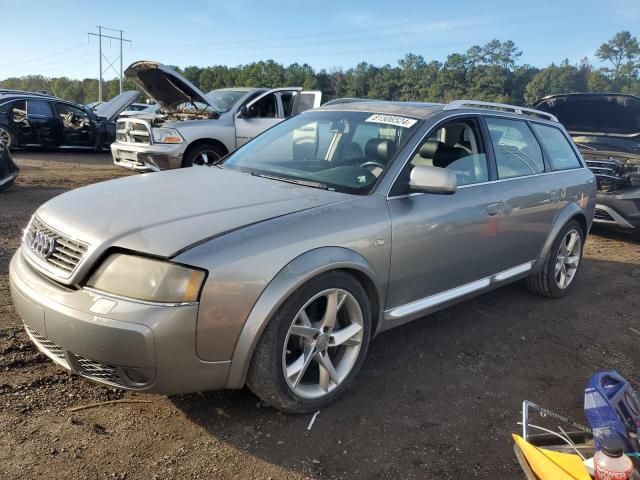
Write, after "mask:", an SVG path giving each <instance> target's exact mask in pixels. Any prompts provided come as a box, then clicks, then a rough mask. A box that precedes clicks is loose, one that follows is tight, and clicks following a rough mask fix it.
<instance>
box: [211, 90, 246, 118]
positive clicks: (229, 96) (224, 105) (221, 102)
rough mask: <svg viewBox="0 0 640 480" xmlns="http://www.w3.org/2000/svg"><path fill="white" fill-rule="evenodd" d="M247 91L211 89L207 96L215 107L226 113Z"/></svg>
mask: <svg viewBox="0 0 640 480" xmlns="http://www.w3.org/2000/svg"><path fill="white" fill-rule="evenodd" d="M246 93H247V92H242V91H236V90H211V91H210V92H209V93H207V98H208V99H209V101H210V102H211V103H212V105H213V108H215V109H216V110H217V111H218V112H220V113H224V112H228V111H229V110H231V108H232V107H233V106H234V105H235V104H236V103H237V102H238V100H240V99H241V98H242V97H244V96H245V95H246Z"/></svg>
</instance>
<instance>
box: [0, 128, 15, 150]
mask: <svg viewBox="0 0 640 480" xmlns="http://www.w3.org/2000/svg"><path fill="white" fill-rule="evenodd" d="M0 144H2V146H3V147H4V148H6V149H7V150H9V149H11V148H13V147H15V146H16V137H15V135H14V134H13V132H12V131H11V129H10V128H8V127H5V126H4V125H0Z"/></svg>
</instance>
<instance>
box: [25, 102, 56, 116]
mask: <svg viewBox="0 0 640 480" xmlns="http://www.w3.org/2000/svg"><path fill="white" fill-rule="evenodd" d="M27 115H29V116H30V117H31V116H35V117H46V118H50V117H53V112H52V111H51V106H50V105H49V102H45V101H44V100H29V101H28V102H27Z"/></svg>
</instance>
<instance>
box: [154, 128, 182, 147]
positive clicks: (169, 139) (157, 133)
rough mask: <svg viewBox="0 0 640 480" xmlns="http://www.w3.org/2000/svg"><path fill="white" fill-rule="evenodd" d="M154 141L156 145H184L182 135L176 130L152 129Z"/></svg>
mask: <svg viewBox="0 0 640 480" xmlns="http://www.w3.org/2000/svg"><path fill="white" fill-rule="evenodd" d="M151 133H153V141H154V142H156V143H182V142H184V139H183V138H182V135H180V134H179V133H178V131H177V130H176V129H174V128H152V129H151Z"/></svg>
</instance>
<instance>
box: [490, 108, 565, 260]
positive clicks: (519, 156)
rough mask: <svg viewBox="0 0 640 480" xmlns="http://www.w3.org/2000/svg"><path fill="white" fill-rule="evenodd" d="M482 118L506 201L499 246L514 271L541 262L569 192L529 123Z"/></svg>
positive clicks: (500, 118)
mask: <svg viewBox="0 0 640 480" xmlns="http://www.w3.org/2000/svg"><path fill="white" fill-rule="evenodd" d="M484 119H485V122H486V126H487V131H488V134H489V137H490V138H489V142H488V143H489V145H491V148H493V153H494V157H495V162H496V168H497V175H498V182H497V185H498V186H499V187H500V192H501V196H502V204H503V207H502V209H503V211H502V217H503V218H502V222H501V223H502V227H501V236H500V242H501V247H502V251H503V255H504V260H505V261H506V262H507V263H508V264H509V265H510V266H511V267H516V266H520V265H524V264H526V263H529V262H531V261H533V260H536V259H537V258H538V256H539V254H540V251H541V249H542V246H543V245H544V243H545V241H546V239H547V237H548V236H549V233H550V232H551V227H552V225H553V222H554V219H555V217H556V215H557V214H558V210H559V209H560V207H561V205H562V203H563V202H562V201H563V199H564V198H565V197H566V189H565V188H564V187H563V185H562V184H561V183H559V179H558V178H557V176H556V175H555V174H552V173H550V168H549V167H548V165H547V164H546V162H545V158H544V155H543V151H542V148H541V147H540V144H539V143H538V140H537V139H536V136H535V135H534V133H533V131H532V130H531V127H530V125H529V123H528V122H527V121H525V120H519V119H512V118H506V117H497V116H496V117H492V116H486V117H485V118H484Z"/></svg>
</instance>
